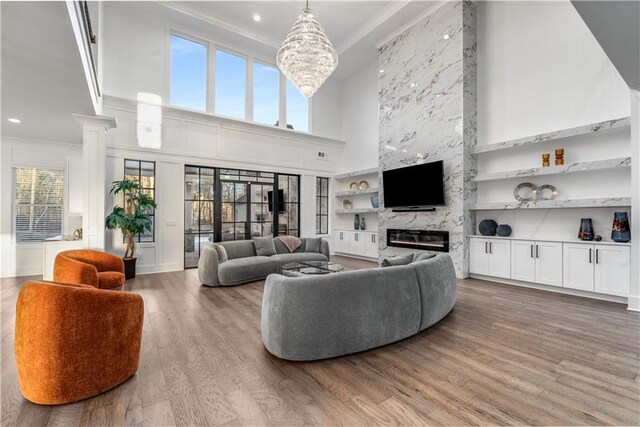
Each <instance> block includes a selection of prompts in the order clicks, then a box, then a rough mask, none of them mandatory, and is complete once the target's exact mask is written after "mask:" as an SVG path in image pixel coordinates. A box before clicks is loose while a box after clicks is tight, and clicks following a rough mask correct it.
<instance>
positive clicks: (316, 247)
mask: <svg viewBox="0 0 640 427" xmlns="http://www.w3.org/2000/svg"><path fill="white" fill-rule="evenodd" d="M305 240H306V245H305V248H304V251H305V252H316V253H320V242H321V241H322V238H321V237H307V238H306V239H305Z"/></svg>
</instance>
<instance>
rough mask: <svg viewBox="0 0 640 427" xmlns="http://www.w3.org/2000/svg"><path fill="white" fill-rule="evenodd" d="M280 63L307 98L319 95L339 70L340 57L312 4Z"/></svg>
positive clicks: (279, 57) (286, 42) (284, 46)
mask: <svg viewBox="0 0 640 427" xmlns="http://www.w3.org/2000/svg"><path fill="white" fill-rule="evenodd" d="M276 63H277V64H278V68H279V69H280V71H282V73H283V74H284V75H285V76H286V77H287V78H288V79H289V80H291V82H292V83H293V84H294V85H295V86H296V87H297V88H298V90H299V91H300V93H301V94H302V95H304V96H306V97H307V98H311V97H312V96H313V94H314V93H316V91H317V90H318V89H319V88H320V86H322V84H323V83H324V82H325V80H327V78H328V77H329V76H330V75H331V73H333V71H334V70H335V69H336V67H337V66H338V53H337V52H336V50H335V49H334V48H333V46H332V45H331V42H330V41H329V38H328V37H327V35H326V34H325V33H324V30H323V29H322V26H321V25H320V23H319V22H318V20H317V19H316V17H315V16H313V13H311V9H309V1H308V0H307V6H306V7H305V8H304V10H303V11H302V13H301V14H300V15H298V19H296V22H295V24H293V27H292V28H291V31H289V34H287V37H286V38H285V40H284V42H283V43H282V46H281V47H280V49H279V50H278V54H277V56H276Z"/></svg>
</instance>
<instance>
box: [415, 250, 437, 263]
mask: <svg viewBox="0 0 640 427" xmlns="http://www.w3.org/2000/svg"><path fill="white" fill-rule="evenodd" d="M435 256H436V254H430V253H428V252H427V253H425V252H423V253H420V252H416V254H415V256H414V258H413V262H418V261H424V260H426V259H431V258H434V257H435Z"/></svg>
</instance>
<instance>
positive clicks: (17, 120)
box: [9, 117, 22, 123]
mask: <svg viewBox="0 0 640 427" xmlns="http://www.w3.org/2000/svg"><path fill="white" fill-rule="evenodd" d="M9 121H10V122H11V123H22V120H20V119H16V118H15V117H10V118H9Z"/></svg>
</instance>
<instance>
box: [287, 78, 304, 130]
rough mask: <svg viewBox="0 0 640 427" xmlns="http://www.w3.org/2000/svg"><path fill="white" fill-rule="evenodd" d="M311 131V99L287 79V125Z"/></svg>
mask: <svg viewBox="0 0 640 427" xmlns="http://www.w3.org/2000/svg"><path fill="white" fill-rule="evenodd" d="M289 126H292V127H293V129H295V130H299V131H302V132H309V100H308V99H307V98H305V97H304V96H302V94H300V92H299V91H298V89H297V88H296V87H295V86H294V85H293V83H291V82H290V81H289V80H287V127H289Z"/></svg>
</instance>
